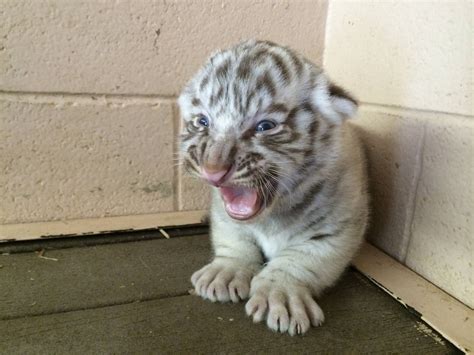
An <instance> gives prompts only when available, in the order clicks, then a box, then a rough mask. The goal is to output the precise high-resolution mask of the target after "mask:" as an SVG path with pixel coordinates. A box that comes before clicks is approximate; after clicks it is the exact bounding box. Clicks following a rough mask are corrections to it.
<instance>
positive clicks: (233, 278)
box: [191, 260, 257, 302]
mask: <svg viewBox="0 0 474 355" xmlns="http://www.w3.org/2000/svg"><path fill="white" fill-rule="evenodd" d="M256 269H257V268H256V267H253V268H252V267H249V266H247V265H244V264H240V263H237V262H229V261H224V260H221V261H219V262H217V261H213V262H212V263H210V264H208V265H206V266H204V267H203V268H202V269H200V270H198V271H196V272H195V273H194V274H193V276H191V282H192V284H193V286H194V288H195V290H196V293H197V294H198V295H199V296H201V297H202V298H204V299H208V300H211V301H212V302H216V301H219V302H228V301H232V302H239V301H240V300H244V299H247V298H248V295H249V290H250V281H251V280H252V277H253V275H255V273H256Z"/></svg>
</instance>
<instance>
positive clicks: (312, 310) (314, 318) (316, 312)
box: [304, 295, 324, 327]
mask: <svg viewBox="0 0 474 355" xmlns="http://www.w3.org/2000/svg"><path fill="white" fill-rule="evenodd" d="M304 304H305V308H306V311H307V313H308V316H309V319H310V320H311V324H312V325H313V327H319V326H320V325H322V324H323V322H324V312H323V310H322V309H321V307H319V305H318V304H317V303H316V302H315V301H314V299H313V298H312V297H311V296H310V295H307V296H305V298H304Z"/></svg>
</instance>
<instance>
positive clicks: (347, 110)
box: [311, 73, 358, 124]
mask: <svg viewBox="0 0 474 355" xmlns="http://www.w3.org/2000/svg"><path fill="white" fill-rule="evenodd" d="M315 84H316V85H315V87H313V91H312V93H311V101H312V103H313V105H314V106H316V107H317V108H318V109H319V111H320V112H321V114H322V115H323V117H324V118H326V119H327V120H328V121H330V122H331V123H333V124H341V123H342V122H344V120H346V119H348V118H351V117H354V116H355V114H356V112H357V107H358V103H357V100H356V99H354V98H353V97H352V96H351V95H350V94H349V93H348V92H346V91H345V90H344V89H343V88H341V87H339V86H337V85H335V84H333V83H331V82H330V81H329V80H328V78H327V77H326V75H324V74H322V73H321V74H319V75H318V77H317V78H316V83H315Z"/></svg>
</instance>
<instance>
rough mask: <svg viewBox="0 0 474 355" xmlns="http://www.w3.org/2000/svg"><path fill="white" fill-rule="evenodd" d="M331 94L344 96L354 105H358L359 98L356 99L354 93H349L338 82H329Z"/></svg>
mask: <svg viewBox="0 0 474 355" xmlns="http://www.w3.org/2000/svg"><path fill="white" fill-rule="evenodd" d="M329 95H331V96H338V97H342V98H344V99H347V100H349V101H351V102H352V103H353V104H354V105H357V100H356V99H354V98H353V97H352V95H351V94H349V93H348V92H347V91H346V90H344V89H343V88H341V87H340V86H338V85H336V84H332V83H331V84H329Z"/></svg>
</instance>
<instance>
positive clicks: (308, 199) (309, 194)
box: [291, 181, 324, 215]
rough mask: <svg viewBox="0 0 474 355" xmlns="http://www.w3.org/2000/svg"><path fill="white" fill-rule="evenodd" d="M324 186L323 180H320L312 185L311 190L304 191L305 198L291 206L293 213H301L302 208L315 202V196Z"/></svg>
mask: <svg viewBox="0 0 474 355" xmlns="http://www.w3.org/2000/svg"><path fill="white" fill-rule="evenodd" d="M323 187H324V182H323V181H318V182H317V183H316V184H314V185H312V186H311V187H310V188H309V190H307V191H306V192H305V193H304V197H303V199H302V200H301V201H300V202H298V203H297V204H296V205H293V206H292V207H291V214H292V215H299V214H300V213H301V212H302V210H304V209H305V208H306V207H309V206H310V205H311V204H312V203H313V201H314V198H315V197H316V196H317V195H318V194H319V193H320V192H321V190H322V189H323Z"/></svg>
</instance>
